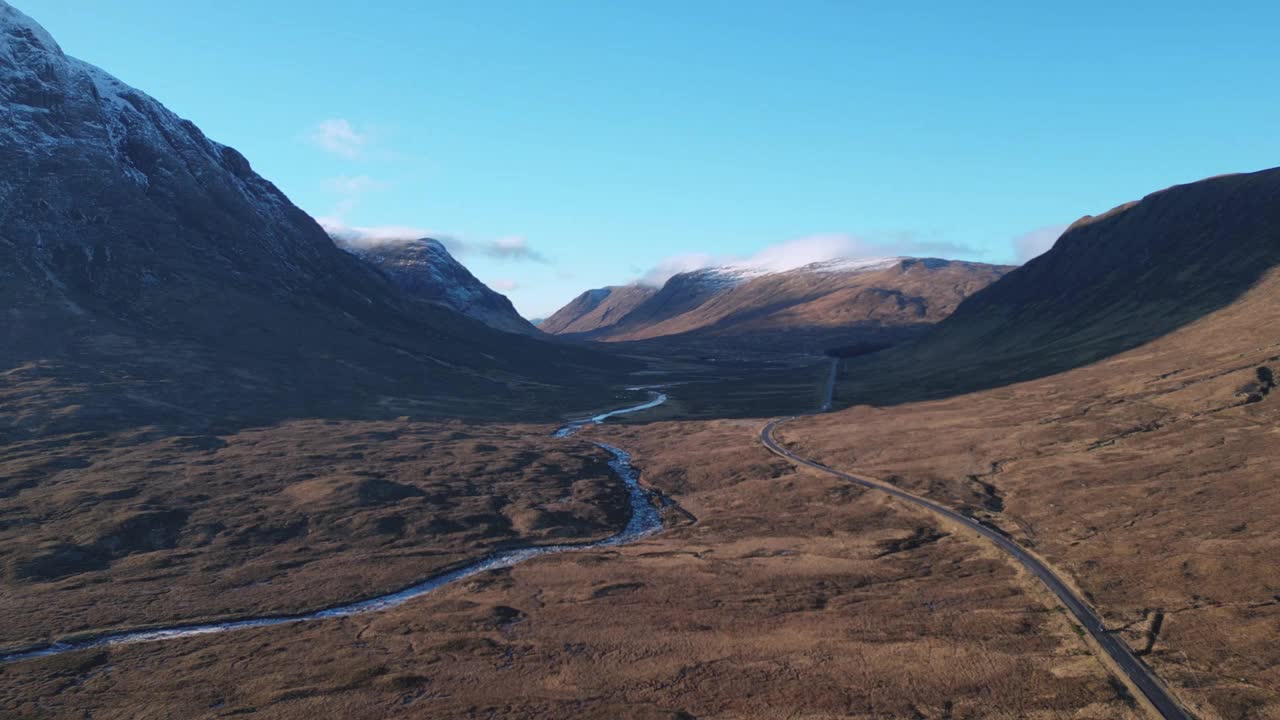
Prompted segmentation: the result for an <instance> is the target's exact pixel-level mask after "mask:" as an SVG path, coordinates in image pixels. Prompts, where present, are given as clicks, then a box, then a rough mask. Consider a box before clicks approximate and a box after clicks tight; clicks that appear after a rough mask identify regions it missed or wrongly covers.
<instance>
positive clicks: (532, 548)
mask: <svg viewBox="0 0 1280 720" xmlns="http://www.w3.org/2000/svg"><path fill="white" fill-rule="evenodd" d="M627 389H628V390H632V391H636V390H648V391H649V395H650V399H649V400H648V401H647V402H644V403H641V404H639V405H633V406H630V407H625V408H622V409H620V410H610V411H609V412H605V413H601V414H599V415H596V416H594V417H591V418H587V419H586V420H577V421H574V422H571V423H569V424H568V425H565V426H563V427H561V428H560V429H559V430H556V432H555V434H554V436H555V437H558V438H563V437H569V436H570V435H573V434H574V433H576V432H577V431H578V430H579V429H581V428H583V427H584V426H586V425H592V424H599V423H602V422H604V421H605V420H608V419H609V418H611V417H614V416H617V415H624V414H627V413H633V412H639V411H641V410H647V409H649V408H652V407H657V406H658V405H661V404H663V403H664V402H666V401H667V396H666V395H665V394H664V393H661V392H657V391H655V390H653V389H651V388H648V387H635V388H627ZM592 444H594V445H596V446H597V447H599V448H602V449H604V450H606V451H608V452H609V453H610V454H611V455H613V459H612V460H610V461H609V467H610V468H612V469H613V472H614V474H616V475H617V476H618V477H619V478H620V479H621V480H622V482H623V484H624V485H625V486H626V488H627V493H628V496H629V500H630V502H631V518H630V519H629V520H628V521H627V526H626V527H625V528H623V529H622V531H621V532H618V533H616V534H614V535H611V536H609V537H607V538H605V539H603V540H597V541H595V542H587V543H563V544H559V545H529V546H525V547H519V548H513V549H510V550H501V551H498V552H495V553H493V554H491V555H488V556H486V557H484V558H481V559H480V560H476V561H473V562H470V563H467V564H465V565H462V566H460V567H456V568H454V569H452V570H448V571H445V572H442V573H439V574H437V575H433V576H432V577H430V578H428V579H426V580H423V581H422V582H419V583H417V584H416V585H412V586H410V587H407V588H404V589H403V590H398V591H396V592H393V593H388V594H386V595H379V596H377V597H372V598H368V599H366V600H359V601H356V602H352V603H347V604H345V605H339V606H336V607H329V608H325V609H323V610H316V611H313V612H306V613H297V614H293V615H265V616H260V617H250V618H244V619H241V620H232V621H227V622H216V623H190V624H186V625H173V626H169V627H157V628H148V629H146V630H124V631H119V632H114V633H105V634H101V635H94V636H90V637H82V638H79V639H76V640H66V641H60V642H55V643H51V644H49V645H43V646H40V647H33V648H27V649H25V650H20V651H18V652H12V653H9V654H7V655H0V664H5V663H12V662H18V661H20V660H30V659H33V658H38V657H48V656H50V655H61V654H63V653H68V652H74V651H76V650H90V649H93V648H102V647H109V646H115V645H132V644H135V643H143V642H155V641H159V640H174V639H177V638H185V637H194V636H196V635H209V634H212V633H222V632H229V631H232V630H244V629H247V628H260V627H271V626H274V625H290V624H293V623H300V622H308V621H311V620H325V619H329V618H338V617H347V616H350V615H360V614H363V613H368V612H377V611H380V610H388V609H390V608H393V607H396V606H397V605H401V604H403V603H405V602H407V601H409V600H412V599H414V598H416V597H421V596H423V595H426V594H427V593H429V592H431V591H433V590H437V589H439V588H442V587H444V586H445V585H450V584H452V583H455V582H457V581H459V580H462V579H465V578H468V577H471V576H472V575H476V574H478V573H482V572H485V571H487V570H496V569H498V568H505V567H511V566H512V565H515V564H517V563H521V562H524V561H525V560H530V559H532V558H535V557H539V556H542V555H551V554H554V553H562V552H570V551H574V550H591V549H594V548H603V547H613V546H615V545H625V544H627V543H630V542H634V541H636V540H639V539H640V538H643V537H646V536H648V535H652V534H654V533H656V532H658V531H659V530H661V529H662V517H661V515H660V514H659V513H658V510H657V508H656V507H654V504H653V503H652V502H651V498H652V495H651V493H650V492H649V491H648V490H646V489H644V488H643V487H641V486H640V482H639V474H638V473H637V472H636V471H635V469H634V468H632V467H631V454H630V453H628V452H627V451H626V450H623V449H622V448H619V447H614V446H613V445H609V444H607V443H602V442H596V441H592Z"/></svg>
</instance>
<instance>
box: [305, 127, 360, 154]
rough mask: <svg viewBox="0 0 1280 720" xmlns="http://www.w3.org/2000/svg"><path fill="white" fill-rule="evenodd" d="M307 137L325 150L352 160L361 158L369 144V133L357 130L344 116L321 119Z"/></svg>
mask: <svg viewBox="0 0 1280 720" xmlns="http://www.w3.org/2000/svg"><path fill="white" fill-rule="evenodd" d="M307 137H308V138H309V139H310V140H311V142H312V143H314V144H315V145H316V146H317V147H319V148H320V149H322V150H324V151H325V152H331V153H333V154H335V155H341V156H342V157H345V158H349V159H352V160H354V159H356V158H359V157H360V156H361V155H362V154H363V153H364V149H365V146H366V145H368V144H369V134H368V133H365V132H360V131H358V130H356V128H355V126H353V125H352V124H351V122H350V121H348V120H344V119H342V118H331V119H329V120H324V121H321V122H320V123H319V124H317V125H316V126H315V127H314V128H312V130H311V132H310V134H308V136H307Z"/></svg>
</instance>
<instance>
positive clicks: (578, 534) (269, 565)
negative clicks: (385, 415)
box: [0, 421, 629, 647]
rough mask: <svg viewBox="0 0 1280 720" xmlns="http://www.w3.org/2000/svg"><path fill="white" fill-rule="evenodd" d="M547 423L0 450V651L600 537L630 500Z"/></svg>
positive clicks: (326, 597)
mask: <svg viewBox="0 0 1280 720" xmlns="http://www.w3.org/2000/svg"><path fill="white" fill-rule="evenodd" d="M551 429H552V428H550V427H547V426H519V425H508V426H477V425H468V424H464V423H460V422H452V423H418V422H408V421H387V422H344V423H339V422H324V421H300V422H292V423H285V424H282V425H279V426H275V427H270V428H261V429H256V430H246V431H242V432H239V433H236V434H233V435H227V436H222V437H212V436H200V437H151V436H148V435H146V434H138V435H132V436H128V437H83V436H81V437H74V438H48V439H44V440H40V441H34V442H30V443H25V444H19V445H15V446H10V448H9V449H8V450H7V451H6V454H5V456H4V458H5V459H4V463H3V466H2V468H3V469H2V470H0V476H3V477H6V478H9V480H8V482H7V483H6V484H5V486H4V487H5V490H6V492H5V493H4V494H3V496H2V497H0V518H3V523H2V524H0V569H3V577H2V584H0V590H2V591H3V593H4V597H5V603H4V604H5V615H6V622H5V623H4V626H3V628H2V629H0V642H3V643H4V644H7V645H9V646H11V647H12V646H15V645H22V644H25V643H30V642H35V641H41V640H47V639H49V638H51V637H58V636H63V635H66V634H69V633H77V632H86V631H94V630H101V629H104V628H115V627H120V626H138V625H151V624H157V623H173V622H175V621H190V620H192V619H197V618H212V617H222V616H237V615H246V614H259V613H280V612H295V611H299V610H304V609H310V608H317V607H323V606H326V605H330V604H335V603H338V602H341V601H343V600H348V599H352V598H357V597H363V596H368V595H373V594H378V593H381V592H386V591H389V590H392V589H395V588H398V587H401V586H406V585H409V584H412V583H413V582H415V581H417V580H420V579H422V578H424V577H427V576H429V575H431V574H433V573H434V572H436V571H438V570H440V569H442V568H444V567H447V566H449V565H453V564H456V563H458V562H460V561H463V560H466V559H470V558H474V557H477V556H479V555H482V554H484V553H486V552H488V551H490V550H492V549H494V548H496V547H499V546H502V545H505V544H511V543H517V542H519V543H523V542H554V541H558V540H563V539H588V538H595V537H602V536H604V535H607V534H609V533H611V532H613V531H614V530H615V529H616V528H618V527H619V526H621V525H622V524H623V523H625V521H626V518H627V514H628V512H629V508H628V505H627V500H626V494H625V492H624V491H623V490H622V489H621V487H620V485H619V483H618V482H617V479H616V477H615V476H614V475H613V474H612V472H611V471H610V470H609V468H608V467H607V465H606V460H607V459H608V455H607V454H606V453H604V452H603V451H601V450H599V449H597V448H595V447H594V446H592V445H590V444H589V443H586V442H583V441H581V440H576V439H569V440H561V439H552V438H550V437H549V434H550V432H551Z"/></svg>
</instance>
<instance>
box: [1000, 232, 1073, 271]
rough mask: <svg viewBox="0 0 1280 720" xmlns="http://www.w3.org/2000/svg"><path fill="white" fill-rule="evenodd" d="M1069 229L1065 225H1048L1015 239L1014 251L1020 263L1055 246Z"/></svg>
mask: <svg viewBox="0 0 1280 720" xmlns="http://www.w3.org/2000/svg"><path fill="white" fill-rule="evenodd" d="M1067 227H1068V225H1067V224H1065V223H1064V224H1060V225H1046V226H1044V227H1042V228H1036V229H1035V230H1032V231H1031V232H1029V233H1025V234H1023V235H1019V236H1018V237H1016V238H1014V239H1013V250H1014V253H1015V255H1016V256H1017V258H1018V262H1019V263H1024V262H1026V261H1028V260H1030V259H1031V258H1034V257H1036V256H1037V255H1041V254H1043V253H1044V252H1046V251H1047V250H1048V249H1049V248H1051V247H1053V244H1054V243H1055V242H1057V241H1058V238H1059V237H1061V236H1062V233H1063V232H1064V231H1066V229H1067Z"/></svg>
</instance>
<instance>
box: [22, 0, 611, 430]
mask: <svg viewBox="0 0 1280 720" xmlns="http://www.w3.org/2000/svg"><path fill="white" fill-rule="evenodd" d="M0 303H2V304H3V306H4V308H5V312H4V315H3V316H2V319H0V378H2V379H0V399H2V400H3V401H4V402H5V404H6V407H7V408H8V409H9V410H10V411H11V412H9V413H7V414H6V422H5V424H4V425H3V426H0V433H3V432H4V431H5V430H6V429H7V430H9V431H10V432H16V433H24V434H27V433H39V432H42V431H49V430H56V429H78V428H86V427H122V426H129V425H133V424H144V423H153V422H164V423H178V424H183V425H195V426H201V425H208V424H211V423H212V424H220V423H232V424H235V423H246V422H262V421H264V420H270V419H274V418H279V417H282V416H283V417H288V416H305V415H315V414H324V413H339V414H344V415H349V414H370V413H373V414H379V413H387V412H394V413H406V414H407V413H435V414H439V413H445V412H454V411H460V412H467V413H481V414H483V413H506V412H508V409H510V411H512V412H516V413H521V412H526V413H535V414H536V412H537V411H535V410H534V408H535V406H538V405H541V404H543V401H544V400H547V403H548V404H547V406H546V408H544V409H543V410H542V412H543V413H546V412H547V410H554V408H555V407H556V403H555V402H554V399H557V398H562V399H563V400H562V402H567V403H573V402H575V401H576V400H577V399H578V398H579V397H580V396H583V395H589V396H592V397H595V398H596V400H597V401H599V399H600V398H607V397H609V395H607V394H606V391H605V389H604V388H603V386H601V385H599V384H598V383H603V382H604V381H605V379H606V377H608V378H612V375H611V373H612V371H613V370H614V369H616V368H617V367H618V364H617V361H614V360H610V359H606V358H602V357H600V356H598V355H596V354H594V353H587V352H584V351H582V350H578V349H573V348H565V347H558V346H554V345H551V344H547V343H541V342H536V341H534V340H532V339H525V338H519V337H513V336H511V335H510V334H507V333H499V332H495V331H493V330H491V329H490V328H488V327H485V326H484V325H482V324H481V323H478V322H475V321H472V320H470V319H468V318H464V317H462V316H460V315H458V314H457V313H455V312H452V311H450V310H447V309H445V308H442V307H440V306H438V305H435V304H431V303H426V302H422V301H419V300H416V299H414V298H412V297H411V296H409V295H407V294H405V293H404V292H402V291H401V290H400V289H399V288H397V287H396V286H395V285H393V284H392V283H391V282H389V281H388V280H387V279H386V278H385V277H384V276H383V275H381V274H380V273H378V272H377V271H375V270H373V269H372V268H370V267H368V266H367V265H366V264H365V263H363V262H361V261H359V260H358V259H356V258H354V257H352V256H351V255H349V254H347V253H345V252H343V251H341V250H340V249H338V248H337V247H336V246H335V245H334V243H333V242H332V241H331V240H330V238H329V237H328V236H327V235H326V234H325V232H324V231H323V230H322V229H321V228H320V227H319V226H318V225H317V224H316V223H315V222H314V221H313V220H312V219H311V218H310V217H309V216H308V215H307V214H306V213H304V212H302V211H301V210H299V209H298V208H297V207H295V206H294V205H293V204H292V203H291V202H289V200H288V198H286V197H285V196H284V195H283V194H282V193H281V192H280V191H279V190H277V189H276V188H275V186H274V185H272V184H271V183H270V182H268V181H267V180H265V179H263V178H262V177H260V176H258V175H257V174H256V173H254V172H253V170H252V169H251V168H250V166H249V163H248V162H247V161H246V160H245V158H244V157H243V156H242V155H240V154H239V153H238V152H236V151H235V150H233V149H231V148H229V147H226V146H223V145H220V144H218V143H215V142H213V141H211V140H209V139H208V138H206V137H205V136H204V134H203V133H201V132H200V130H199V129H198V128H197V127H196V126H195V125H194V124H192V123H191V122H189V121H186V120H182V119H180V118H178V117H177V116H176V115H174V114H173V113H172V112H170V111H169V110H168V109H166V108H165V107H164V106H162V105H161V104H160V103H158V102H157V101H155V100H154V99H152V98H150V97H148V96H147V95H145V94H143V93H141V92H139V91H137V90H135V89H133V88H130V87H128V86H126V85H124V84H123V83H121V82H119V81H118V80H116V79H114V78H112V77H111V76H109V75H107V74H106V73H104V72H103V71H101V70H99V69H97V68H95V67H93V66H91V65H88V64H86V63H83V62H81V61H78V60H75V59H74V58H70V57H68V56H66V55H64V54H63V52H62V50H61V49H60V48H59V47H58V45H57V43H56V42H55V41H54V40H53V39H52V38H51V37H50V36H49V35H48V33H46V32H45V31H44V30H43V29H42V28H40V26H39V25H38V24H36V23H35V22H34V21H32V20H31V19H30V18H27V17H26V16H25V15H23V14H22V13H20V12H18V11H17V10H15V9H14V8H12V7H11V6H9V5H8V4H7V3H3V2H0ZM576 388H581V389H576ZM582 399H586V398H585V397H583V398H582ZM589 404H595V403H589Z"/></svg>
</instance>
